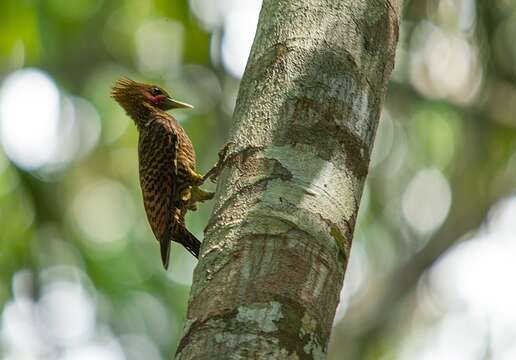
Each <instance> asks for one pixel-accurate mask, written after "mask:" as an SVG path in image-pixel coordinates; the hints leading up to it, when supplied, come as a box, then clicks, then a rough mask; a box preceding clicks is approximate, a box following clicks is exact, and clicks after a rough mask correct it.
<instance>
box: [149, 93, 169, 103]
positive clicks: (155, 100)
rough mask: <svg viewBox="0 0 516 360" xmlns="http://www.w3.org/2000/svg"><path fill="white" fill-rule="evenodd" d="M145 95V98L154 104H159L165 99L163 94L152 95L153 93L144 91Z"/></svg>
mask: <svg viewBox="0 0 516 360" xmlns="http://www.w3.org/2000/svg"><path fill="white" fill-rule="evenodd" d="M145 97H146V98H147V99H149V101H150V102H151V103H153V104H154V105H160V104H162V103H163V102H164V101H165V99H166V98H167V97H166V96H165V95H156V96H153V95H151V94H149V93H146V94H145Z"/></svg>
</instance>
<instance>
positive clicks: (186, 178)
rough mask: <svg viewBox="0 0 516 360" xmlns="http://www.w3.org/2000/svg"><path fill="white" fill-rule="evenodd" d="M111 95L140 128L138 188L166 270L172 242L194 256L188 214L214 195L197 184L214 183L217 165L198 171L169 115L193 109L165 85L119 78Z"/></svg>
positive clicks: (196, 249) (196, 244)
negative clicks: (170, 93) (202, 173)
mask: <svg viewBox="0 0 516 360" xmlns="http://www.w3.org/2000/svg"><path fill="white" fill-rule="evenodd" d="M111 97H113V98H114V99H115V100H116V102H118V104H119V105H120V106H121V107H122V108H123V109H124V110H125V111H126V113H127V115H128V116H129V117H131V118H132V119H133V121H134V123H135V125H136V129H137V130H138V134H139V137H138V162H139V173H140V174H139V175H140V187H141V190H142V196H143V204H144V208H145V212H146V214H147V219H148V221H149V224H150V227H151V229H152V232H153V233H154V236H155V237H156V239H157V240H158V242H159V244H160V250H161V260H162V262H163V266H164V267H165V269H167V268H168V264H169V259H170V244H171V241H175V242H178V243H180V244H181V245H183V246H184V247H185V248H186V249H187V250H188V251H189V252H190V253H191V254H192V255H194V256H195V257H196V258H197V257H198V256H199V248H200V244H201V243H200V241H199V240H198V239H197V238H196V237H195V236H194V235H193V234H192V233H191V232H190V231H188V229H187V228H186V226H185V215H186V212H187V210H195V209H196V203H197V202H202V201H205V200H209V199H211V198H212V197H213V195H214V194H213V193H211V192H207V191H204V190H202V189H201V188H200V187H199V186H200V185H201V184H203V183H204V181H205V179H206V178H208V177H209V178H210V179H212V180H214V179H215V178H216V176H217V174H218V170H219V167H220V163H221V159H222V152H221V153H219V162H218V163H217V164H216V165H215V166H214V167H213V168H212V169H211V170H210V171H209V172H208V173H207V174H206V175H205V176H202V175H200V174H198V173H197V172H196V159H195V150H194V147H193V145H192V142H191V140H190V138H189V137H188V135H187V134H186V132H185V130H184V129H183V128H182V127H181V125H179V123H178V122H177V121H176V119H174V117H173V116H171V115H170V114H169V113H167V112H166V111H167V110H172V109H182V108H183V109H191V108H193V106H192V105H189V104H186V103H183V102H180V101H177V100H173V99H172V98H171V96H170V95H169V94H168V93H167V92H166V91H165V90H164V89H163V88H161V87H159V86H157V85H153V84H143V83H139V82H136V81H133V80H131V79H128V78H121V79H119V80H117V81H116V82H115V84H114V85H113V87H112V89H111Z"/></svg>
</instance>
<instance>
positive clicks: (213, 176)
mask: <svg viewBox="0 0 516 360" xmlns="http://www.w3.org/2000/svg"><path fill="white" fill-rule="evenodd" d="M231 144H233V143H232V142H228V143H226V144H225V145H224V147H223V148H222V149H221V150H220V151H219V159H218V161H217V163H216V164H215V166H214V167H212V168H211V169H210V171H208V173H207V174H206V175H204V179H207V178H209V179H210V181H211V182H213V183H216V182H217V178H218V177H219V174H220V169H221V167H222V164H224V161H225V160H226V155H227V153H228V150H229V146H230V145H231Z"/></svg>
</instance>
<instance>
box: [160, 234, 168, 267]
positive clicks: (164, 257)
mask: <svg viewBox="0 0 516 360" xmlns="http://www.w3.org/2000/svg"><path fill="white" fill-rule="evenodd" d="M159 247H160V250H161V262H162V263H163V266H164V267H165V270H166V269H168V262H169V260H170V240H169V239H162V240H161V241H160V242H159Z"/></svg>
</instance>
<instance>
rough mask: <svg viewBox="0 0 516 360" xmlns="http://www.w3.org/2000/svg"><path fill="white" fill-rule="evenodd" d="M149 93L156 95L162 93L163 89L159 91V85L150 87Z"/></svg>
mask: <svg viewBox="0 0 516 360" xmlns="http://www.w3.org/2000/svg"><path fill="white" fill-rule="evenodd" d="M150 93H151V94H152V95H153V96H157V95H162V94H163V91H161V89H160V88H159V87H153V88H151V89H150Z"/></svg>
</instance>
